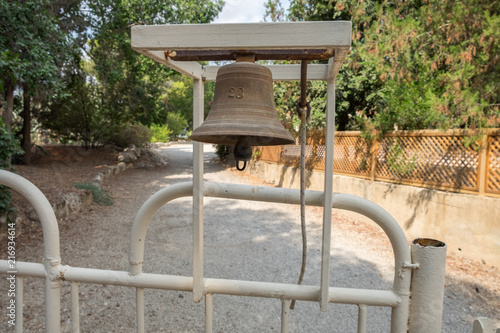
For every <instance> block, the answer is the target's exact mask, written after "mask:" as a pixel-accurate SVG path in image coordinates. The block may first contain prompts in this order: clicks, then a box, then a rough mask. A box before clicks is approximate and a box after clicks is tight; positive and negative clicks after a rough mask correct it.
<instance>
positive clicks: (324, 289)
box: [319, 79, 335, 311]
mask: <svg viewBox="0 0 500 333" xmlns="http://www.w3.org/2000/svg"><path fill="white" fill-rule="evenodd" d="M326 108H327V109H326V140H325V141H326V152H325V186H324V189H323V192H324V198H323V200H324V202H323V243H322V247H321V289H320V295H319V302H320V309H321V311H328V299H329V298H328V290H329V286H330V247H331V244H330V243H331V242H330V239H331V235H332V198H333V143H334V135H335V79H329V80H328V85H327V104H326Z"/></svg>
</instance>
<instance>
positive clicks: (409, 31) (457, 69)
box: [267, 0, 500, 131]
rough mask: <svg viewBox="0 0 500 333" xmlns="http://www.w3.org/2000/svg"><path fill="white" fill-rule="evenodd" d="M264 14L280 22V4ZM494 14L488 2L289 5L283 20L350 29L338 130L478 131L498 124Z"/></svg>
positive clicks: (497, 22) (301, 1)
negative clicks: (344, 23)
mask: <svg viewBox="0 0 500 333" xmlns="http://www.w3.org/2000/svg"><path fill="white" fill-rule="evenodd" d="M267 8H268V12H267V15H268V17H270V18H274V17H279V15H276V13H275V12H276V9H275V8H278V9H279V1H278V0H269V1H268V4H267ZM273 11H274V14H273ZM499 11H500V10H499V8H498V6H497V5H496V4H495V3H494V2H491V1H486V0H466V1H463V2H456V1H453V0H445V1H436V0H424V1H420V0H418V1H417V0H412V1H405V2H389V1H373V0H368V1H367V0H365V1H357V0H356V1H354V0H337V1H331V0H292V1H291V2H290V8H289V11H288V15H287V19H288V20H292V21H322V20H351V21H352V22H353V46H352V50H353V52H352V54H351V55H350V56H349V57H348V59H347V62H346V64H344V65H343V67H342V68H341V71H340V73H339V76H338V78H337V86H336V87H337V91H336V94H337V101H338V104H337V124H338V129H340V130H343V129H350V128H354V129H356V128H363V129H365V130H367V131H368V130H371V129H379V130H382V131H387V130H391V129H394V128H399V129H425V128H481V127H496V126H498V125H499V124H500V108H499V107H500V103H499V96H500V66H498V62H499V58H498V54H499V51H500V50H499V48H500V46H499V45H500V42H499V39H498V31H499V30H500V17H499ZM278 13H279V10H278ZM273 15H274V16H273ZM312 89H313V91H312V92H311V91H310V92H309V93H310V94H313V95H315V96H322V93H321V92H320V91H321V89H320V90H319V91H317V92H315V91H314V88H312ZM316 112H318V111H316Z"/></svg>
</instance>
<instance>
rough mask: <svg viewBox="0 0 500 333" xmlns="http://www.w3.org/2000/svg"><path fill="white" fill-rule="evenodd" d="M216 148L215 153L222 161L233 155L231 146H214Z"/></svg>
mask: <svg viewBox="0 0 500 333" xmlns="http://www.w3.org/2000/svg"><path fill="white" fill-rule="evenodd" d="M214 146H215V153H216V154H217V156H219V158H220V160H221V161H225V160H226V159H227V156H228V155H229V154H231V146H225V145H214Z"/></svg>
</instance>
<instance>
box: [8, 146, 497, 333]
mask: <svg viewBox="0 0 500 333" xmlns="http://www.w3.org/2000/svg"><path fill="white" fill-rule="evenodd" d="M178 146H180V147H177V148H175V149H177V150H171V151H166V150H165V151H163V153H164V154H165V155H166V156H167V155H168V156H169V158H170V161H169V166H168V167H164V168H157V169H155V170H148V171H147V170H141V169H130V170H127V171H125V172H124V173H123V174H120V175H118V176H115V177H114V178H112V179H111V180H109V181H106V182H105V184H104V188H105V189H107V190H109V191H110V192H111V193H113V195H114V197H115V208H113V207H110V208H108V207H103V206H99V205H96V204H92V205H91V206H90V207H88V208H87V209H85V210H84V211H82V212H81V213H79V214H77V215H76V216H72V217H70V218H68V219H65V220H63V221H60V230H61V245H62V251H63V253H62V257H63V259H64V258H66V260H69V261H70V262H67V261H66V262H64V263H63V264H70V265H72V266H80V267H92V268H97V267H99V268H106V269H118V270H123V269H124V266H125V267H126V258H125V257H126V252H127V237H126V236H124V237H123V239H121V238H117V237H118V232H115V230H116V228H117V226H116V225H112V224H110V225H109V227H108V226H107V222H106V223H105V221H108V220H110V221H111V220H113V221H119V220H120V218H122V216H124V215H127V214H126V213H128V210H130V211H131V212H132V211H136V210H137V209H138V207H140V204H141V203H142V202H143V200H144V198H143V196H147V195H151V194H152V193H153V192H154V191H156V190H158V189H159V188H162V187H164V186H167V185H168V184H170V183H175V182H178V181H182V180H185V179H189V178H190V177H191V174H192V171H191V169H190V167H189V161H188V160H189V156H190V154H191V153H190V151H189V149H188V147H185V146H188V145H185V146H182V145H178ZM46 151H47V154H46V155H42V156H40V157H38V158H35V159H34V163H33V165H32V166H16V170H17V173H18V174H20V175H22V176H25V177H26V178H28V179H29V180H30V181H32V182H33V183H34V184H35V185H37V186H38V187H39V188H40V189H41V191H42V192H43V193H45V194H46V195H47V197H48V198H49V200H50V201H52V200H57V199H58V198H60V197H61V196H62V194H63V193H66V191H73V189H74V188H73V184H74V183H81V182H84V181H90V180H91V179H92V178H93V177H94V176H95V174H97V172H98V171H99V170H100V169H101V168H103V167H105V166H109V165H114V164H116V163H117V160H116V158H117V152H116V151H114V150H111V149H105V148H101V149H95V150H91V151H89V150H85V149H82V148H80V147H64V148H56V147H46ZM177 161H178V162H179V163H180V164H179V165H178V166H174V165H176V162H177ZM186 161H187V162H186ZM181 162H182V163H181ZM183 163H184V164H183ZM205 163H206V164H207V167H206V172H207V177H209V178H214V177H215V178H214V179H215V181H224V182H229V181H228V180H230V182H238V183H246V184H252V185H266V184H265V183H264V182H263V181H261V180H259V179H256V178H250V177H248V176H247V175H244V174H242V173H238V172H236V171H235V169H234V168H229V169H226V168H224V167H222V166H221V165H220V163H218V162H217V160H216V159H215V158H214V156H213V155H209V156H208V157H206V158H205ZM144 184H147V185H148V186H147V187H144V186H143V185H144ZM139 189H140V193H141V196H140V198H139ZM142 192H145V193H142ZM133 199H140V202H138V203H135V201H138V200H133ZM127 200H133V201H130V202H134V203H133V204H129V203H125V202H128V201H127ZM16 202H18V204H19V203H20V202H21V201H20V199H18V198H17V197H16ZM120 202H123V203H120ZM187 207H188V208H187V209H189V205H187ZM261 207H263V206H261ZM266 207H267V206H266ZM269 207H271V208H265V209H272V206H269ZM113 209H119V210H118V211H116V212H114V211H112V210H113ZM183 209H186V208H182V207H181V208H180V210H179V211H175V212H174V213H169V212H168V211H164V212H162V213H161V214H163V215H164V216H166V217H172V216H173V217H175V218H180V215H185V214H186V211H184V213H182V212H183ZM232 209H235V207H234V206H233V205H232V204H230V205H228V206H227V209H226V210H232ZM245 209H246V210H245V211H254V210H255V208H245ZM207 210H208V209H207ZM308 212H309V213H308V214H310V216H315V217H317V216H320V215H321V210H320V209H319V208H312V207H310V208H309V210H308ZM223 213H224V212H219V214H223ZM130 214H132V216H133V213H130ZM172 214H173V215H172ZM207 214H209V213H207ZM281 214H283V213H281ZM101 220H102V221H101ZM268 222H271V221H268ZM273 222H274V221H273ZM185 223H188V222H185ZM287 223H288V222H287ZM287 223H284V222H283V223H282V226H281V228H283V226H287V228H288V224H287ZM334 223H335V231H334V232H338V233H340V234H341V235H343V237H345V239H346V240H347V241H346V244H351V243H355V244H356V245H358V246H364V247H365V249H364V250H363V251H364V252H363V253H364V254H360V256H362V255H366V253H368V255H370V253H374V252H379V253H378V255H379V256H378V257H377V258H378V259H373V258H371V259H370V260H372V261H373V260H375V261H377V260H378V261H383V260H384V257H385V259H387V258H391V257H392V253H391V250H390V248H389V247H388V241H387V239H386V238H385V236H384V235H383V233H382V232H381V231H380V230H379V229H377V228H375V227H372V226H370V225H366V224H363V223H360V222H358V221H356V220H354V219H350V218H346V217H344V216H342V215H337V214H336V215H335V217H334ZM184 227H185V226H184V224H182V223H181V222H179V224H178V225H177V224H176V225H173V226H171V227H169V229H168V230H167V231H168V232H167V235H171V236H167V237H172V241H171V243H170V245H162V246H163V247H161V249H162V251H164V250H166V249H169V250H177V249H173V248H170V247H171V246H176V247H178V248H179V249H182V246H184V245H185V244H181V243H179V242H178V241H177V237H176V236H174V233H176V232H180V231H181V230H183V228H184ZM240 227H241V226H240ZM240 227H239V228H240ZM105 228H108V231H107V233H106V234H104V233H105ZM119 228H120V229H123V230H128V229H129V226H128V225H124V226H123V227H122V226H120V227H119ZM211 228H216V229H214V230H216V231H217V232H216V234H215V235H216V237H223V236H224V235H225V234H226V230H225V229H217V228H219V226H218V224H217V223H214V224H211V220H210V218H207V237H208V235H209V234H210V230H211ZM228 228H230V227H228ZM256 228H260V229H256V230H257V231H255V230H254V229H252V230H248V232H249V233H251V232H257V233H258V232H261V231H262V229H263V228H267V227H266V226H262V227H256ZM315 228H316V229H317V230H319V225H313V226H312V229H315ZM161 230H163V229H159V231H158V232H153V233H152V235H151V237H152V238H153V239H155V240H156V243H158V244H160V243H162V241H161V237H164V236H161V235H164V234H163V231H161ZM259 230H261V231H259ZM287 232H288V233H292V234H293V235H295V236H297V235H298V233H297V232H296V231H293V232H290V231H287ZM115 233H116V235H115ZM124 233H126V231H124ZM120 237H121V236H120ZM148 237H150V236H148ZM157 237H160V238H158V239H156V238H157ZM262 237H264V236H261V235H257V236H256V238H258V239H264V238H262ZM313 237H314V235H313ZM40 239H41V228H40V226H39V225H32V226H30V227H29V228H26V229H24V231H23V233H22V234H21V235H20V236H19V238H18V243H19V251H20V253H21V254H22V258H21V259H23V260H28V259H31V260H29V261H33V259H34V258H37V257H40V253H39V251H40V246H41V242H40ZM153 239H151V240H153ZM179 239H180V238H179ZM299 239H300V238H299ZM351 239H356V241H352V240H351ZM313 240H314V238H313ZM84 241H88V242H90V243H89V244H86V243H84ZM223 241H224V239H222V240H221V243H222V242H223ZM228 241H229V242H230V243H231V242H234V240H233V239H228ZM152 243H155V242H154V241H152ZM207 243H208V244H207V261H208V263H207V266H209V264H213V265H217V264H219V259H218V257H217V256H219V254H217V256H215V258H217V260H215V261H213V262H211V261H210V253H211V251H212V247H211V244H210V242H209V241H207ZM298 243H300V242H298ZM165 244H167V243H165ZM172 244H173V245H172ZM218 245H219V244H217V243H215V244H212V246H213V247H214V249H215V247H217V246H218ZM299 245H300V244H297V248H300V246H299ZM0 246H1V248H4V247H5V244H4V242H1V241H0ZM244 246H246V244H243V243H242V245H241V246H238V247H242V249H243V248H244ZM270 246H272V245H267V247H266V248H263V249H261V250H262V251H267V249H269V248H270ZM313 247H314V246H313ZM337 250H339V251H346V250H345V249H340V248H339V249H337ZM155 251H156V249H155V248H152V251H150V252H153V253H154V252H155ZM231 251H234V253H232V254H231V255H232V256H234V257H235V258H234V260H235V261H234V262H233V263H232V264H231V265H229V264H228V266H231V267H233V265H234V266H237V265H241V262H240V261H238V260H236V259H237V258H238V257H237V255H238V252H237V251H238V248H236V247H235V248H234V249H233V250H231ZM181 252H182V251H181ZM262 253H266V252H262ZM267 253H269V252H267ZM342 253H344V252H342ZM122 254H124V256H125V257H124V256H123V255H122ZM187 254H188V257H187V259H183V260H182V263H181V264H180V266H179V267H177V266H173V267H169V269H173V270H179V272H181V273H184V271H186V269H187V274H189V265H190V264H189V262H188V261H189V250H188V251H187ZM344 254H345V253H344ZM252 256H255V254H252ZM298 257H299V256H298ZM161 258H163V257H162V256H160V259H158V260H160V261H161V260H162V259H161ZM34 261H38V262H39V260H36V259H34ZM184 261H185V262H184ZM389 261H390V260H389ZM343 264H345V263H343ZM246 265H247V264H244V266H245V267H243V268H245V269H247V267H246ZM273 265H274V264H271V265H270V266H269V270H270V271H271V270H273V269H274V267H273ZM186 266H187V267H186ZM153 267H154V268H156V266H153ZM341 267H344V266H341ZM353 267H355V268H348V270H349V271H350V270H351V269H353V271H354V270H355V269H359V270H361V268H356V267H357V265H353ZM225 268H227V267H225ZM207 270H208V268H207ZM385 270H386V269H385V268H381V269H379V272H378V273H376V277H377V279H379V278H380V277H382V276H383V275H384V274H385V273H384V272H385ZM389 270H390V269H389ZM153 271H155V270H154V269H153ZM222 271H223V269H222V268H221V269H220V270H218V271H217V270H216V271H215V272H214V273H213V274H214V275H216V277H217V274H222V273H220V272H222ZM264 273H266V272H263V273H262V274H264ZM354 273H355V274H354ZM335 274H336V273H335ZM352 274H354V276H358V274H364V273H361V272H357V271H354V272H352ZM379 274H380V275H379ZM446 274H447V276H446V286H445V288H446V289H445V313H444V319H443V322H444V324H443V331H444V332H464V333H467V332H471V331H472V326H471V323H472V321H473V319H474V318H476V317H478V316H488V317H490V318H491V319H493V320H494V321H495V322H496V324H497V325H500V317H499V315H498V311H497V309H500V269H499V268H495V267H491V266H488V265H484V264H483V263H481V262H477V261H473V260H469V259H466V258H463V257H459V256H457V255H455V254H452V253H449V254H448V258H447V267H446ZM389 275H390V274H389ZM294 279H296V277H295V276H293V278H292V280H294ZM347 280H348V279H347ZM0 289H2V288H1V285H0ZM27 289H28V290H31V289H29V287H27ZM97 289H98V288H93V287H89V289H82V291H81V297H82V303H83V304H82V308H81V315H82V320H83V324H85V322H87V321H88V322H89V325H91V322H92V318H93V317H92V316H94V317H95V316H96V315H97V312H96V310H95V309H94V310H89V309H87V306H86V305H85V303H84V302H85V300H86V299H87V298H92V297H94V298H96V297H97V296H98V295H99V297H101V298H102V297H104V302H105V303H104V304H105V307H104V308H107V309H108V310H109V309H110V305H109V304H111V302H108V301H107V299H111V297H112V296H110V294H109V293H112V292H111V291H110V290H112V289H109V290H108V289H105V290H104V291H98V290H97ZM3 294H4V292H3V290H2V294H1V295H0V300H2V297H3V296H4V295H3ZM67 296H68V295H67V294H63V297H66V298H67ZM160 296H161V295H160ZM155 297H156V296H155ZM165 297H167V296H165ZM184 297H185V296H184V294H179V295H177V294H176V295H175V298H174V299H171V300H170V301H171V303H172V304H177V302H180V299H182V298H184ZM188 298H190V296H188V294H186V299H188ZM164 301H166V299H164ZM95 302H96V303H99V304H100V303H102V302H103V300H102V299H97V298H96V301H95ZM126 302H128V299H127V300H126V301H123V302H121V303H118V302H117V303H116V304H115V305H114V307H115V308H114V310H116V311H118V309H120V310H119V311H122V310H123V307H124V306H125V304H126ZM35 304H36V302H35ZM250 304H252V303H250ZM162 306H163V305H162ZM189 306H191V305H189ZM2 307H3V306H2ZM104 308H103V309H104ZM159 308H161V307H159ZM189 309H190V308H188V312H187V313H189V311H191V310H189ZM28 310H29V307H28V306H27V307H25V313H26V314H25V316H28V317H26V318H25V320H26V322H27V325H28V327H30V328H31V331H37V327H41V326H37V325H41V323H43V321H41V317H39V316H35V317H29V316H30V315H29V314H27V313H29V311H28ZM111 310H113V309H111ZM170 310H171V309H170ZM315 310H317V309H315ZM155 311H157V310H152V314H150V316H153V317H152V318H150V319H151V320H155V317H154V316H156V314H155V313H156V312H155ZM158 311H159V310H158ZM176 311H179V310H176ZM193 311H194V310H193ZM227 311H228V313H226V315H227V317H228V318H230V315H231V314H230V312H229V311H230V310H229V309H228V310H227ZM118 313H121V312H118ZM84 315H85V316H84ZM158 315H160V314H158ZM264 315H265V314H263V316H264ZM306 315H308V316H309V315H310V314H306ZM187 316H188V314H182V315H179V317H178V319H175V320H174V321H176V322H177V321H179V320H187V319H188V318H187ZM63 317H64V316H63ZM299 317H300V316H299ZM228 320H229V319H228ZM318 320H319V319H318ZM253 322H255V320H253ZM459 322H460V325H458V324H457V323H459ZM255 323H256V324H258V322H255ZM123 324H125V327H127V329H125V331H132V327H134V326H133V325H134V324H133V322H131V323H128V324H127V322H123ZM233 324H234V323H230V324H229V323H228V324H227V325H226V323H223V322H220V325H221V327H232V326H231V325H233ZM130 325H132V326H130ZM196 325H198V326H193V327H195V328H196V329H195V328H193V327H192V328H187V327H186V328H185V329H184V330H176V331H185V332H191V331H200V329H199V328H200V327H201V326H200V325H201V324H200V322H199V321H197V322H196ZM224 325H226V326H224ZM468 325H470V330H469V329H464V327H469V326H468ZM89 327H92V326H89ZM180 327H183V326H180ZM447 327H448V328H447ZM278 328H279V326H278V327H275V329H278ZM0 330H1V326H0ZM92 331H94V332H101V331H102V332H104V331H105V330H99V329H92ZM107 331H117V332H118V331H120V330H119V329H118V328H117V329H116V330H109V329H108V330H107ZM150 331H165V332H173V331H174V330H169V329H162V328H156V329H151V330H150ZM221 331H222V330H221ZM226 331H228V332H231V331H235V330H231V329H230V328H229V329H228V328H226V329H225V330H224V332H226ZM247 331H248V332H251V331H255V332H256V330H252V329H249V330H247ZM264 331H269V330H267V329H266V330H264ZM313 331H314V330H313ZM374 331H376V332H383V331H384V330H382V329H381V330H377V329H375V330H374Z"/></svg>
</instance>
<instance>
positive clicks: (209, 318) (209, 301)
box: [205, 294, 214, 333]
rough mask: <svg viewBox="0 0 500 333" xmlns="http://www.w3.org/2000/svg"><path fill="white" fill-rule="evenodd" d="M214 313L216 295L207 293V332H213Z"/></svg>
mask: <svg viewBox="0 0 500 333" xmlns="http://www.w3.org/2000/svg"><path fill="white" fill-rule="evenodd" d="M213 313H214V295H213V294H206V295H205V333H212V330H213V325H214V323H213V321H214V320H213Z"/></svg>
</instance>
